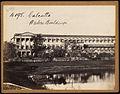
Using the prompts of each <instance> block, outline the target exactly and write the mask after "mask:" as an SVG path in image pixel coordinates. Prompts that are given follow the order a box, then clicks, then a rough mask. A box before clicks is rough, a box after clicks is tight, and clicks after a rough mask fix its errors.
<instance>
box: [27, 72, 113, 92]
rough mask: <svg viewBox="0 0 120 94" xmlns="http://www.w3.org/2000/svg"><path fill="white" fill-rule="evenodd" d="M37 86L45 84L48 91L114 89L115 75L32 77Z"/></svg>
mask: <svg viewBox="0 0 120 94" xmlns="http://www.w3.org/2000/svg"><path fill="white" fill-rule="evenodd" d="M28 78H29V79H31V80H32V81H34V82H35V83H36V84H39V83H44V85H45V86H46V87H47V88H48V89H62V90H64V89H80V90H81V89H93V90H94V89H114V86H115V75H114V73H110V72H104V73H103V72H84V73H74V74H65V73H64V74H46V75H30V76H28Z"/></svg>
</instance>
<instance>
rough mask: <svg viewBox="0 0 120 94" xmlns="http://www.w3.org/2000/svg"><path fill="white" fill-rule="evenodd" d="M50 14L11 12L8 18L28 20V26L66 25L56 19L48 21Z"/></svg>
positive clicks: (64, 22)
mask: <svg viewBox="0 0 120 94" xmlns="http://www.w3.org/2000/svg"><path fill="white" fill-rule="evenodd" d="M52 15H53V14H52V13H50V12H45V13H40V12H35V11H30V12H29V13H25V12H17V13H16V12H11V13H10V15H9V17H10V18H14V19H15V20H19V19H22V18H25V17H26V18H29V19H30V21H29V22H28V24H29V25H65V24H67V22H66V21H61V20H58V19H52V20H51V19H50V18H51V17H52Z"/></svg>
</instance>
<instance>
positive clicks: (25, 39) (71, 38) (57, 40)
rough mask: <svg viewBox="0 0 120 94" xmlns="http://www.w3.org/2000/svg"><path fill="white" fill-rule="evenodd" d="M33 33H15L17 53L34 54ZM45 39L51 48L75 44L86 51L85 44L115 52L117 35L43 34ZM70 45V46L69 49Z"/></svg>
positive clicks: (92, 49)
mask: <svg viewBox="0 0 120 94" xmlns="http://www.w3.org/2000/svg"><path fill="white" fill-rule="evenodd" d="M36 35H37V34H33V33H30V32H25V33H19V34H15V35H14V37H13V42H14V44H16V49H17V53H18V54H19V56H20V57H23V56H30V55H34V52H32V49H33V48H34V47H33V46H34V45H33V44H34V40H33V36H36ZM41 36H42V38H43V39H44V41H43V45H44V46H46V47H49V48H51V49H52V48H55V47H61V48H63V49H65V44H66V43H67V44H71V45H73V44H75V45H78V46H79V47H81V50H83V51H84V49H85V48H84V47H85V45H87V49H89V51H93V52H97V53H101V52H106V53H115V36H93V35H92V36H91V35H44V34H42V35H41ZM69 48H70V47H68V49H69Z"/></svg>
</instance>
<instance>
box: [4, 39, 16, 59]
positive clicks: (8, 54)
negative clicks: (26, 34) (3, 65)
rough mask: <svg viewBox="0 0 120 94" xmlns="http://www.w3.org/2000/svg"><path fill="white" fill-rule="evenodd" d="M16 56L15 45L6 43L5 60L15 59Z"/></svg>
mask: <svg viewBox="0 0 120 94" xmlns="http://www.w3.org/2000/svg"><path fill="white" fill-rule="evenodd" d="M16 56H17V54H16V49H15V44H13V43H11V42H7V41H5V42H4V43H3V60H4V61H7V60H10V59H14V58H15V57H16Z"/></svg>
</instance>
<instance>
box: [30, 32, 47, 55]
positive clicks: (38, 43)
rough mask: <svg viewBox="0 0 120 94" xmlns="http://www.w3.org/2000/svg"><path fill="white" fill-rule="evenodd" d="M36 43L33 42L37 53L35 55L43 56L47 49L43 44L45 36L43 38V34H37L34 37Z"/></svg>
mask: <svg viewBox="0 0 120 94" xmlns="http://www.w3.org/2000/svg"><path fill="white" fill-rule="evenodd" d="M32 38H33V41H34V44H33V47H34V48H33V50H32V51H33V52H34V53H35V57H41V55H42V54H41V53H42V52H43V51H44V50H45V48H46V47H45V46H44V45H43V41H44V38H42V36H41V34H37V35H35V36H33V37H32Z"/></svg>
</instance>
